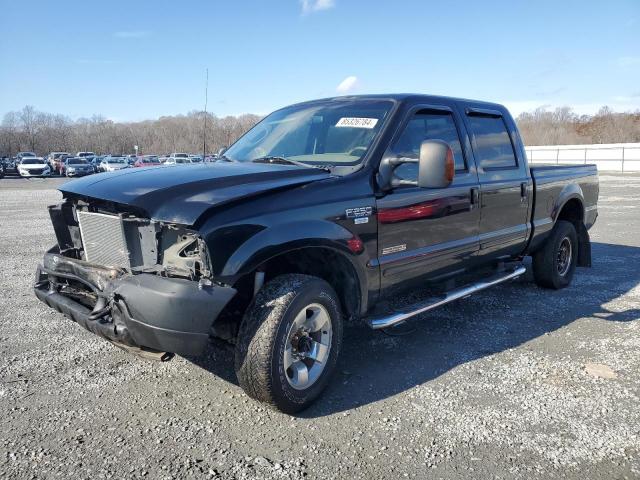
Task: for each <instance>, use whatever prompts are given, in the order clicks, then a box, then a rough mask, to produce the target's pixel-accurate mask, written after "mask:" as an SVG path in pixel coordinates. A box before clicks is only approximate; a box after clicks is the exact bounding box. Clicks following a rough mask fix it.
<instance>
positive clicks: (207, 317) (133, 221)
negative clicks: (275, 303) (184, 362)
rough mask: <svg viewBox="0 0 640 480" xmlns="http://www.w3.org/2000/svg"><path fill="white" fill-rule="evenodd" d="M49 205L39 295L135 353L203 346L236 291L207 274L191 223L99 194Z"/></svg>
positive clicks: (204, 249)
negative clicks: (155, 216)
mask: <svg viewBox="0 0 640 480" xmlns="http://www.w3.org/2000/svg"><path fill="white" fill-rule="evenodd" d="M49 213H50V216H51V220H52V223H53V227H54V231H55V234H56V238H57V240H58V245H57V246H55V247H53V248H52V249H51V250H50V251H49V252H47V253H46V254H45V256H44V259H43V263H42V265H39V266H38V269H37V272H36V281H35V294H36V296H37V297H38V298H39V299H40V300H42V301H43V302H44V303H46V304H47V305H49V306H50V307H52V308H54V309H56V310H58V311H59V312H61V313H63V314H65V315H66V316H68V317H69V318H71V319H72V320H73V321H75V322H76V323H78V324H80V325H82V326H83V327H84V328H86V329H87V330H89V331H91V332H93V333H95V334H97V335H99V336H101V337H103V338H105V339H107V340H109V341H111V342H114V343H115V344H117V345H118V346H120V347H122V348H125V349H127V350H130V351H133V352H134V353H144V354H146V355H145V356H154V355H155V356H156V357H157V358H160V359H166V358H167V356H166V355H164V356H163V352H172V353H180V354H183V355H197V354H199V353H201V352H202V350H203V349H204V347H205V346H206V344H207V341H208V337H209V332H210V329H211V326H212V324H213V322H214V321H215V319H216V318H217V316H218V315H219V314H220V312H221V311H222V310H223V308H224V307H225V306H226V304H227V303H228V302H229V301H230V300H231V298H232V297H233V296H234V295H235V293H236V292H235V290H234V289H233V288H231V287H229V286H225V285H220V284H217V283H215V282H214V281H213V279H212V277H211V268H210V260H209V254H208V250H207V247H206V244H205V242H204V241H203V239H202V238H201V237H200V236H199V235H198V233H197V232H196V231H194V230H191V229H189V228H187V227H184V226H181V225H176V224H170V223H165V222H157V221H153V220H151V219H148V218H145V217H144V216H143V215H141V214H140V213H141V212H132V211H127V209H126V207H120V206H119V205H116V204H110V203H106V202H105V203H101V202H98V201H96V202H91V203H87V202H84V201H82V200H76V201H72V200H70V199H67V201H65V202H63V203H61V204H59V205H55V206H51V207H49Z"/></svg>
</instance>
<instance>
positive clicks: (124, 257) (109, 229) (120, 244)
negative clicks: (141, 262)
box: [78, 211, 131, 268]
mask: <svg viewBox="0 0 640 480" xmlns="http://www.w3.org/2000/svg"><path fill="white" fill-rule="evenodd" d="M78 223H79V224H80V235H81V236H82V245H83V247H84V255H85V260H86V261H88V262H91V263H95V264H97V265H104V266H108V267H127V268H129V267H130V266H131V265H130V261H129V249H128V248H127V242H126V240H125V234H124V226H123V222H122V218H120V217H118V216H116V215H105V214H102V213H90V212H82V211H79V212H78Z"/></svg>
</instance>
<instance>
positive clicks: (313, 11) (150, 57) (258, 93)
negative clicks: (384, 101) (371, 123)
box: [0, 0, 640, 121]
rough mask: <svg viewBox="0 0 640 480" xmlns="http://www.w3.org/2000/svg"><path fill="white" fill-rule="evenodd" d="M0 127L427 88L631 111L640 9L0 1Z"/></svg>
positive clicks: (556, 2)
mask: <svg viewBox="0 0 640 480" xmlns="http://www.w3.org/2000/svg"><path fill="white" fill-rule="evenodd" d="M0 25H2V28H1V29H0V32H1V33H0V118H1V117H2V116H3V115H4V114H5V113H6V112H8V111H14V110H20V109H22V108H23V107H24V106H25V105H33V106H34V107H35V108H36V109H38V110H41V111H46V112H51V113H62V114H65V115H68V116H69V117H71V118H74V119H77V118H79V117H90V116H92V115H94V114H99V115H103V116H105V117H107V118H110V119H113V120H115V121H138V120H143V119H153V118H157V117H159V116H162V115H176V114H184V113H187V112H189V111H193V110H202V109H203V108H204V101H205V83H206V82H205V71H206V69H207V68H208V69H209V83H208V111H210V112H212V113H215V114H216V115H218V116H225V115H237V114H241V113H256V114H266V113H269V112H270V111H272V110H274V109H276V108H279V107H282V106H285V105H287V104H290V103H295V102H299V101H303V100H309V99H313V98H321V97H330V96H336V95H346V94H366V93H401V92H413V93H429V94H437V95H448V96H457V97H465V98H473V99H479V100H488V101H496V102H501V103H504V104H506V105H507V107H509V109H510V110H511V111H512V113H513V114H514V115H518V114H519V113H521V112H522V111H529V110H533V109H535V108H537V107H540V106H547V108H555V107H558V106H570V107H572V108H573V109H574V110H575V111H576V112H578V113H581V114H582V113H586V114H592V113H595V112H596V111H597V110H598V109H599V108H600V107H601V106H602V105H609V106H610V107H612V108H613V109H614V110H616V111H629V110H636V109H640V0H626V1H625V0H608V1H597V0H583V1H571V0H565V1H561V0H553V1H548V0H539V1H525V0H522V1H520V0H511V1H497V0H496V1H494V0H482V1H479V0H473V1H457V0H449V1H441V0H440V1H430V0H394V1H388V0H386V1H381V0H380V1H378V0H232V1H230V0H222V1H216V0H209V1H196V0H180V1H175V0H174V1H164V0H154V1H146V0H126V1H121V0H109V1H106V2H103V1H101V2H98V1H87V0H82V1H66V0H57V1H31V0H19V1H18V0H0Z"/></svg>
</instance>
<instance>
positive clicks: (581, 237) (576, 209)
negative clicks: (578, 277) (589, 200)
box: [554, 187, 591, 267]
mask: <svg viewBox="0 0 640 480" xmlns="http://www.w3.org/2000/svg"><path fill="white" fill-rule="evenodd" d="M578 188H579V187H578ZM584 218H585V210H584V198H583V197H582V196H580V195H578V194H573V195H571V196H569V197H568V198H566V199H565V201H564V203H563V204H562V207H561V208H560V209H559V211H558V213H557V215H556V217H555V222H554V224H555V223H557V222H559V221H561V220H564V221H566V222H569V223H571V224H572V225H573V226H574V228H575V229H576V234H577V235H578V266H580V267H590V266H591V239H590V238H589V232H588V231H587V227H586V226H585V224H584Z"/></svg>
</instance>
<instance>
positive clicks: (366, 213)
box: [344, 207, 373, 225]
mask: <svg viewBox="0 0 640 480" xmlns="http://www.w3.org/2000/svg"><path fill="white" fill-rule="evenodd" d="M344 213H345V215H346V216H347V218H353V223H355V224H356V225H360V224H361V223H368V222H369V217H370V216H371V214H372V213H373V207H355V208H347V209H346V210H345V211H344Z"/></svg>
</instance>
